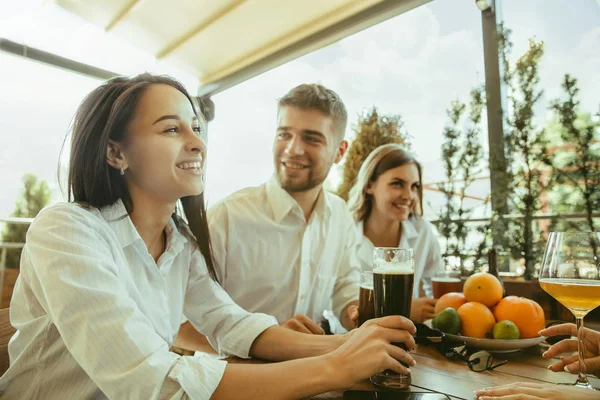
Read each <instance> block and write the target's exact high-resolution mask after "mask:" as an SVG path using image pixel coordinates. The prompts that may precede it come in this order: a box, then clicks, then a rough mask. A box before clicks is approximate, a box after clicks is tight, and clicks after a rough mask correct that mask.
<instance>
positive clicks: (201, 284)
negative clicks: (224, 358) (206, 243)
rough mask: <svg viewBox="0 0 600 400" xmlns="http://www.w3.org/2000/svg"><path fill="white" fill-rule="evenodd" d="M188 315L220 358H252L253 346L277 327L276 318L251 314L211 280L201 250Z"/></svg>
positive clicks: (197, 253)
mask: <svg viewBox="0 0 600 400" xmlns="http://www.w3.org/2000/svg"><path fill="white" fill-rule="evenodd" d="M184 314H185V315H186V316H187V318H188V320H189V321H190V323H191V324H192V325H193V326H194V328H196V330H198V332H200V333H202V334H203V335H205V336H206V337H207V338H208V341H209V342H210V344H211V346H212V347H213V348H215V349H216V350H217V351H218V352H219V354H220V355H235V356H237V357H241V358H248V357H249V355H250V346H251V345H252V343H253V342H254V340H255V339H256V338H257V337H258V335H260V334H261V333H262V332H263V331H264V330H265V329H267V328H269V327H271V326H273V325H277V320H276V319H275V318H274V317H272V316H270V315H266V314H259V313H249V312H248V311H245V310H244V309H242V308H241V307H240V306H238V305H237V304H235V303H234V302H233V300H232V299H231V297H229V295H228V294H227V292H225V290H224V289H223V288H222V287H221V286H219V284H218V283H216V282H215V281H214V280H213V279H212V278H211V277H210V275H209V274H208V269H207V268H206V263H205V261H204V257H203V256H202V254H201V253H200V251H198V250H194V252H193V253H192V263H191V269H190V279H189V282H188V288H187V291H186V296H185V302H184Z"/></svg>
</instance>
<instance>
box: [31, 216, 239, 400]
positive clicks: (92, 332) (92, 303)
mask: <svg viewBox="0 0 600 400" xmlns="http://www.w3.org/2000/svg"><path fill="white" fill-rule="evenodd" d="M94 218H98V217H96V216H94V215H93V214H91V213H90V212H88V211H85V210H83V209H80V208H78V207H76V206H73V205H70V206H66V205H64V206H61V207H53V208H50V209H48V210H46V211H44V212H42V213H41V214H40V215H39V216H38V218H37V219H36V220H35V221H34V223H33V224H32V225H31V227H30V229H29V231H28V234H27V245H26V250H27V251H26V255H25V256H26V257H28V258H29V261H30V262H29V263H26V265H29V266H30V268H31V270H30V271H27V273H28V274H29V275H30V276H32V277H33V279H34V280H35V285H32V290H33V291H34V295H35V297H36V299H37V301H39V302H40V304H41V306H42V307H43V308H44V310H45V311H46V313H47V314H48V316H49V318H50V319H51V321H52V323H53V324H54V325H55V327H56V329H57V330H58V332H59V333H60V337H61V340H62V341H63V342H64V345H65V347H66V349H67V350H68V352H69V354H70V356H72V357H73V358H74V360H75V361H76V362H77V363H78V365H79V366H80V367H81V368H82V369H83V370H84V371H85V372H86V373H87V374H88V376H89V377H90V378H91V379H92V380H93V381H94V383H95V384H96V385H97V386H98V387H99V389H100V390H102V392H103V393H104V394H105V395H106V396H107V397H108V398H139V399H146V398H148V399H149V398H155V399H167V398H168V399H179V398H191V399H209V398H210V396H211V394H212V393H213V391H214V390H215V389H216V387H217V386H218V384H219V382H220V380H221V377H222V375H223V372H224V370H225V366H226V364H225V362H223V361H220V360H213V359H206V358H191V357H181V356H179V355H177V354H174V353H171V352H169V344H168V343H167V342H166V341H165V340H164V339H163V338H162V337H161V336H160V335H158V334H157V333H156V331H155V330H154V328H153V326H152V323H151V322H150V321H149V320H148V318H147V317H146V316H145V315H144V314H143V313H142V312H141V311H140V310H139V308H138V307H137V304H136V303H135V301H133V299H132V298H131V297H130V296H129V295H128V292H127V289H126V287H125V285H126V283H123V282H122V281H121V280H120V279H119V270H120V269H122V268H129V266H119V265H117V264H116V263H115V261H114V259H113V256H112V249H113V248H114V244H113V246H112V247H111V243H110V240H111V239H110V236H109V233H108V231H103V226H102V224H99V223H98V224H95V223H94V221H93V219H94ZM206 296H210V295H209V294H207V295H206ZM210 318H217V319H219V320H220V321H219V322H213V325H215V324H216V325H218V324H219V323H222V325H223V326H224V327H226V328H229V327H231V323H229V324H228V323H227V321H226V320H228V319H229V320H232V321H235V323H237V324H240V323H242V322H243V321H240V318H239V317H237V316H236V317H233V316H227V315H225V314H223V315H220V316H218V315H216V314H215V313H213V314H211V315H210V316H206V319H207V320H208V319H210ZM217 334H224V331H218V332H217ZM245 341H246V342H248V341H250V339H249V338H246V339H245ZM65 356H66V355H65ZM186 396H187V397H186Z"/></svg>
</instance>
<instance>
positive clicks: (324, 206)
mask: <svg viewBox="0 0 600 400" xmlns="http://www.w3.org/2000/svg"><path fill="white" fill-rule="evenodd" d="M266 187H267V198H268V200H269V203H270V204H271V208H272V209H273V216H274V217H275V222H280V221H281V220H282V219H283V218H284V217H285V216H286V215H288V214H289V213H290V212H291V211H292V210H294V209H297V210H298V212H299V215H302V209H301V208H300V205H299V204H298V203H297V202H296V200H294V198H293V197H292V196H291V195H290V194H289V193H288V192H287V191H285V190H284V189H283V188H282V187H281V185H280V184H279V182H278V181H277V178H276V177H275V175H272V176H271V178H269V180H268V181H267V185H266ZM313 213H314V214H315V215H316V216H320V215H323V216H324V217H325V218H327V217H329V215H330V214H331V202H330V200H329V198H328V196H327V195H326V193H325V190H324V189H321V191H320V192H319V197H317V203H316V204H315V209H314V210H313Z"/></svg>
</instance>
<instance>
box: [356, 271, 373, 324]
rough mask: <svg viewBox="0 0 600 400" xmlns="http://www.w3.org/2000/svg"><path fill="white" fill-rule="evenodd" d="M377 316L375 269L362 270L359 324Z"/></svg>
mask: <svg viewBox="0 0 600 400" xmlns="http://www.w3.org/2000/svg"><path fill="white" fill-rule="evenodd" d="M372 318H375V295H374V294H373V270H372V269H370V270H368V271H364V270H363V272H362V278H361V281H360V292H359V295H358V326H361V325H362V324H364V323H365V322H366V321H368V320H370V319H372Z"/></svg>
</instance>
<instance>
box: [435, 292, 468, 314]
mask: <svg viewBox="0 0 600 400" xmlns="http://www.w3.org/2000/svg"><path fill="white" fill-rule="evenodd" d="M466 302H467V299H465V295H464V294H462V293H459V292H450V293H446V294H445V295H443V296H442V297H440V298H439V299H438V301H437V303H435V309H434V310H433V312H434V313H435V314H437V313H439V312H441V311H443V310H445V309H446V308H448V307H452V308H454V309H455V310H458V307H460V306H462V305H463V304H465V303H466Z"/></svg>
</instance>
